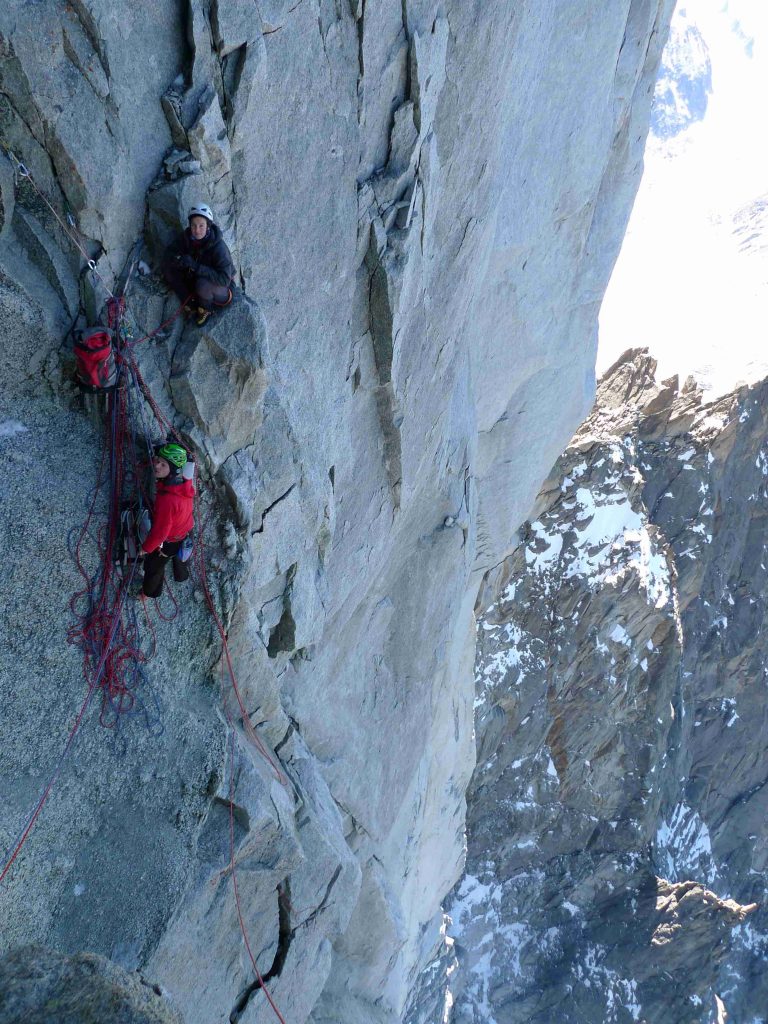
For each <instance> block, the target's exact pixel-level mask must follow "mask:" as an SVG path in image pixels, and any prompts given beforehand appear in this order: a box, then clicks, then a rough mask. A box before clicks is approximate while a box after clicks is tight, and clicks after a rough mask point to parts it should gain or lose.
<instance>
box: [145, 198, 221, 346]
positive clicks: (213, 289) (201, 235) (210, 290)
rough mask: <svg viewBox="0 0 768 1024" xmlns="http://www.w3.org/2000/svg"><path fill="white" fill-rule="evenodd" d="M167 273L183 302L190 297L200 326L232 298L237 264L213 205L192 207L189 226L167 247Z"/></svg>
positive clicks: (165, 274)
mask: <svg viewBox="0 0 768 1024" xmlns="http://www.w3.org/2000/svg"><path fill="white" fill-rule="evenodd" d="M163 276H164V277H165V280H166V281H167V282H168V284H169V285H170V286H171V288H173V290H174V291H175V292H176V294H177V295H178V296H179V298H180V299H181V300H182V301H184V299H189V300H190V305H191V306H192V312H193V315H194V316H195V318H196V322H197V324H198V325H199V326H200V327H202V326H203V324H204V323H205V322H206V320H208V318H209V317H210V316H211V314H212V313H213V311H214V309H215V308H216V307H217V306H218V307H221V306H226V305H227V304H228V303H229V302H230V301H231V299H232V289H231V287H230V286H231V284H232V279H233V277H234V276H235V267H234V264H233V263H232V256H231V255H230V252H229V249H228V248H227V244H226V242H225V241H224V239H223V238H222V235H221V230H220V229H219V228H218V227H217V226H216V224H214V222H213V214H212V213H211V210H210V208H209V207H207V206H205V205H203V204H201V205H198V206H193V207H192V208H191V209H190V211H189V226H188V227H187V229H186V230H185V231H183V232H182V234H180V235H179V237H178V238H177V239H176V240H175V241H174V242H172V243H171V245H169V246H168V249H167V250H166V253H165V257H164V259H163Z"/></svg>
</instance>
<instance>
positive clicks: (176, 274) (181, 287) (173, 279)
mask: <svg viewBox="0 0 768 1024" xmlns="http://www.w3.org/2000/svg"><path fill="white" fill-rule="evenodd" d="M163 277H164V278H165V282H166V284H167V285H168V287H169V288H171V289H172V290H173V291H174V292H176V294H177V295H178V297H179V299H180V300H181V301H182V302H183V301H184V299H188V298H189V296H190V294H191V293H192V281H191V276H190V274H189V271H187V270H185V269H184V268H183V267H172V266H171V267H164V268H163Z"/></svg>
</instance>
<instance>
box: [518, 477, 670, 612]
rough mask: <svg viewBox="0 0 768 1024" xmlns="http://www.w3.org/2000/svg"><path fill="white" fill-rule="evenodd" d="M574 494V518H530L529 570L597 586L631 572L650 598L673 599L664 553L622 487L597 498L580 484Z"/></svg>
mask: <svg viewBox="0 0 768 1024" xmlns="http://www.w3.org/2000/svg"><path fill="white" fill-rule="evenodd" d="M574 499H575V506H574V507H575V508H576V511H575V515H574V523H567V522H562V521H557V520H555V518H554V516H552V517H549V521H548V522H545V521H544V520H545V518H547V517H542V519H538V520H536V521H535V522H533V523H531V531H532V533H533V539H532V541H531V542H530V543H529V545H528V547H527V548H526V552H525V560H526V564H527V566H528V569H529V571H531V572H534V573H536V574H538V575H547V574H552V573H553V572H558V573H559V574H560V575H561V577H562V579H569V578H573V577H583V578H586V579H588V580H589V581H590V584H591V586H592V589H595V590H596V589H598V588H599V587H602V586H616V585H618V584H619V583H620V582H621V580H622V579H623V578H624V577H625V576H626V575H627V574H628V573H630V572H634V573H635V574H636V575H637V577H638V579H639V581H640V586H641V587H642V589H643V590H644V591H645V592H646V595H647V599H648V602H649V603H650V604H652V605H653V606H654V607H655V608H664V607H666V605H668V604H669V603H670V601H671V600H672V588H671V585H670V577H669V567H668V565H667V560H666V557H665V555H664V553H663V552H662V551H661V550H659V548H658V545H657V543H656V541H655V539H654V538H653V537H652V536H651V533H650V531H649V529H648V524H647V522H646V521H645V519H644V517H643V516H642V515H641V514H640V512H638V511H636V510H635V509H634V508H633V507H632V504H631V503H630V500H629V498H628V496H627V494H626V492H625V491H623V490H621V489H620V490H618V491H615V492H614V493H612V494H607V495H606V494H600V495H599V501H600V503H599V504H598V501H597V500H596V498H595V495H594V494H593V493H592V491H591V490H589V488H587V487H578V488H577V489H576V493H575V495H574ZM571 537H573V538H575V539H574V542H571Z"/></svg>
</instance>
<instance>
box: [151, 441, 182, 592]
mask: <svg viewBox="0 0 768 1024" xmlns="http://www.w3.org/2000/svg"><path fill="white" fill-rule="evenodd" d="M186 464H187V453H186V451H185V450H184V449H183V448H182V447H181V445H180V444H174V443H173V442H170V443H168V444H164V445H161V446H160V447H159V448H158V449H157V450H156V452H155V457H154V459H153V460H152V467H153V469H154V472H155V480H156V482H157V494H156V496H155V505H154V509H153V510H152V528H151V529H150V531H149V533H148V534H147V536H146V537H145V538H144V542H143V543H142V545H141V553H142V554H143V555H145V556H146V557H145V559H144V581H143V583H142V587H141V591H142V593H143V594H144V596H145V597H154V598H158V597H160V594H161V593H162V592H163V579H164V577H165V566H166V563H167V562H168V559H169V558H170V559H172V560H173V578H174V579H175V580H176V582H177V583H183V582H184V580H187V579H189V569H188V568H187V565H186V563H185V562H183V561H182V560H181V557H180V552H181V548H182V545H183V543H184V539H185V538H186V537H187V535H188V534H189V533H190V531H191V530H192V527H193V526H194V506H195V485H194V484H193V483H192V481H191V480H185V479H184V476H183V475H182V470H183V469H184V466H185V465H186Z"/></svg>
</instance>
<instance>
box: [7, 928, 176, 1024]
mask: <svg viewBox="0 0 768 1024" xmlns="http://www.w3.org/2000/svg"><path fill="white" fill-rule="evenodd" d="M97 1022H98V1024H107V1022H109V1024H183V1020H182V1017H181V1014H180V1013H179V1012H178V1011H177V1010H175V1009H173V1008H172V1007H171V1006H170V1005H169V1004H168V1003H167V1002H166V1000H165V999H164V998H163V997H162V995H161V993H160V990H159V989H158V988H157V987H156V986H152V985H150V984H149V983H147V982H146V981H144V979H143V978H142V977H141V976H140V975H139V974H137V973H134V974H129V973H128V971H124V970H123V969H122V967H118V966H117V964H114V963H112V961H111V960H107V958H106V957H103V956H96V955H95V954H94V953H78V954H77V955H76V956H65V955H64V954H62V953H57V952H55V951H53V950H50V949H44V948H43V947H42V946H23V947H21V948H20V949H15V950H13V951H12V952H11V953H8V954H7V956H5V957H3V959H2V960H0V1024H97Z"/></svg>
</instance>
